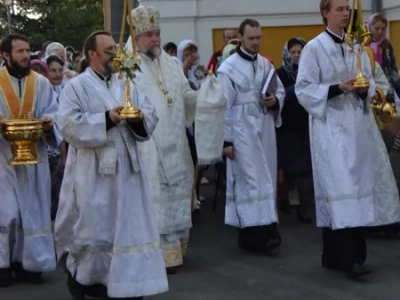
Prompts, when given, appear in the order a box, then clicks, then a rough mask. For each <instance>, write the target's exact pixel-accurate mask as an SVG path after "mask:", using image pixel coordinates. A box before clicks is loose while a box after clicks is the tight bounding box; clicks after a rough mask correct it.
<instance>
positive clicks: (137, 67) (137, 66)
mask: <svg viewBox="0 0 400 300" xmlns="http://www.w3.org/2000/svg"><path fill="white" fill-rule="evenodd" d="M135 67H136V69H137V70H138V71H139V72H140V73H143V72H142V69H141V68H140V66H139V65H138V64H136V65H135Z"/></svg>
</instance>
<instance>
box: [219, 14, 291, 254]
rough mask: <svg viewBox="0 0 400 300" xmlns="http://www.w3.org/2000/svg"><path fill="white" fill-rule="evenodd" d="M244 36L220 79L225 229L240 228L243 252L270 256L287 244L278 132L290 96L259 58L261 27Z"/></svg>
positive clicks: (248, 24) (245, 25) (245, 26)
mask: <svg viewBox="0 0 400 300" xmlns="http://www.w3.org/2000/svg"><path fill="white" fill-rule="evenodd" d="M239 33H240V35H241V46H240V47H239V48H238V49H237V51H236V53H235V54H233V55H231V56H230V57H229V58H228V59H227V60H225V61H224V62H223V63H222V64H221V66H220V67H219V69H218V73H217V75H218V79H219V80H220V82H221V85H222V89H223V91H224V94H225V97H226V99H227V113H226V119H225V145H224V154H225V156H226V157H227V158H228V160H227V187H226V211H225V224H228V225H232V226H235V227H238V228H239V240H238V243H239V246H240V247H241V248H243V249H245V250H250V251H257V252H268V251H271V250H273V249H275V248H277V247H278V246H279V245H280V243H281V237H280V235H279V232H278V229H277V222H278V215H277V211H276V196H277V170H278V168H277V146H276V137H275V128H276V127H279V126H280V125H281V117H280V113H281V109H282V107H283V100H284V98H285V91H284V88H283V85H282V83H281V81H280V80H279V78H278V76H277V74H276V71H275V69H274V67H273V66H272V64H271V63H270V62H269V61H268V60H267V59H265V58H264V57H263V56H261V55H259V54H258V51H259V48H260V43H261V27H260V24H259V23H258V21H256V20H252V19H246V20H244V21H243V22H242V24H241V25H240V27H239ZM264 87H268V88H264ZM263 90H265V91H263Z"/></svg>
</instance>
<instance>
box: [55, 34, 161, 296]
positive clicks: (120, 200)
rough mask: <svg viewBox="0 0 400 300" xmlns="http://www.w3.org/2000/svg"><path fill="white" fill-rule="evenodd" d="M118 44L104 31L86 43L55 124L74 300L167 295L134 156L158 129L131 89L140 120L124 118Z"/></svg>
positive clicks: (61, 236)
mask: <svg viewBox="0 0 400 300" xmlns="http://www.w3.org/2000/svg"><path fill="white" fill-rule="evenodd" d="M115 46H116V44H115V42H114V40H113V38H112V37H111V35H110V34H109V33H107V32H103V31H99V32H94V33H92V34H91V35H90V36H89V37H88V38H87V40H86V42H85V56H86V58H87V60H88V63H89V67H88V68H87V69H86V71H85V72H84V73H82V74H80V75H79V76H77V77H75V78H73V79H71V81H69V82H68V83H67V85H66V86H65V88H64V90H63V92H62V94H61V98H60V105H61V106H60V111H59V114H58V115H57V122H58V123H59V125H60V128H61V130H62V133H63V137H64V139H65V140H66V141H67V142H68V143H69V145H70V146H69V152H68V158H67V162H66V166H65V173H64V180H63V184H62V187H61V193H60V202H59V209H58V212H57V217H56V223H55V240H56V247H57V254H58V257H59V258H61V257H62V255H64V254H65V253H67V254H68V256H67V260H66V269H67V273H68V288H69V290H70V292H71V294H72V295H73V297H75V299H83V298H82V297H84V296H85V295H90V296H97V297H105V298H106V299H137V300H138V299H143V296H148V295H154V294H159V293H162V292H165V291H167V289H168V281H167V277H166V272H165V264H164V261H163V256H162V252H161V249H160V236H159V233H158V230H157V223H156V215H155V209H154V204H153V203H152V201H151V198H150V197H149V190H148V185H147V179H146V177H145V175H144V172H145V170H146V169H145V165H143V164H142V161H141V157H140V154H138V153H137V145H138V143H141V142H144V141H145V140H147V139H148V138H149V137H150V135H151V133H152V132H153V130H154V128H155V126H156V124H157V119H158V118H157V115H156V111H155V109H154V106H153V105H152V104H151V103H150V101H149V100H148V98H147V97H145V96H144V95H143V94H142V93H140V92H139V91H138V90H137V88H136V85H135V84H132V87H131V101H132V104H133V105H134V106H136V107H137V108H139V109H140V110H141V112H142V114H143V118H142V120H141V121H138V122H134V121H131V120H129V119H128V120H124V119H122V118H121V116H120V115H119V111H120V110H121V109H122V105H123V104H124V99H125V97H124V95H125V84H124V82H125V81H124V80H120V79H118V75H117V74H112V68H111V61H110V57H109V56H108V55H107V54H105V51H110V52H111V51H114V50H115Z"/></svg>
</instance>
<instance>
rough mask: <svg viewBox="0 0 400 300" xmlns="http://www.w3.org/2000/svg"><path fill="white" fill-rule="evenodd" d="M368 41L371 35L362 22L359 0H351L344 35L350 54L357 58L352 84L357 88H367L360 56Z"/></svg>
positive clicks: (367, 81) (367, 84) (366, 79)
mask: <svg viewBox="0 0 400 300" xmlns="http://www.w3.org/2000/svg"><path fill="white" fill-rule="evenodd" d="M356 4H357V8H356ZM355 9H357V20H356V22H355V26H354V27H355V28H354V30H353V24H354V14H355ZM370 41H371V33H370V32H368V28H367V26H366V24H365V23H364V20H363V14H362V4H361V0H353V3H352V10H351V13H350V23H349V26H348V28H347V34H346V43H347V44H348V45H349V47H350V48H351V50H352V52H353V53H354V54H355V55H356V58H357V75H356V78H355V79H356V81H355V82H354V83H353V85H354V86H355V87H358V88H368V87H369V80H368V78H367V77H366V76H365V75H364V74H363V73H362V66H361V55H362V53H363V51H364V46H366V45H368V44H369V42H370ZM356 45H358V47H355V46H356Z"/></svg>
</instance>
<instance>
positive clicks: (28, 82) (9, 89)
mask: <svg viewBox="0 0 400 300" xmlns="http://www.w3.org/2000/svg"><path fill="white" fill-rule="evenodd" d="M36 82H37V76H36V73H35V72H33V71H31V72H30V73H29V75H28V76H26V77H25V84H24V87H23V93H22V99H21V101H19V97H18V95H17V93H16V92H15V89H14V85H13V83H12V81H11V78H10V74H8V71H7V68H5V67H4V68H1V69H0V92H1V93H2V96H3V99H4V101H5V103H6V105H7V108H8V112H9V114H10V119H21V118H24V119H26V118H27V117H28V113H30V112H32V111H33V108H34V105H35V101H36ZM32 113H33V112H32ZM12 150H13V153H14V149H12ZM32 153H33V154H37V148H36V144H33V145H32Z"/></svg>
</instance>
